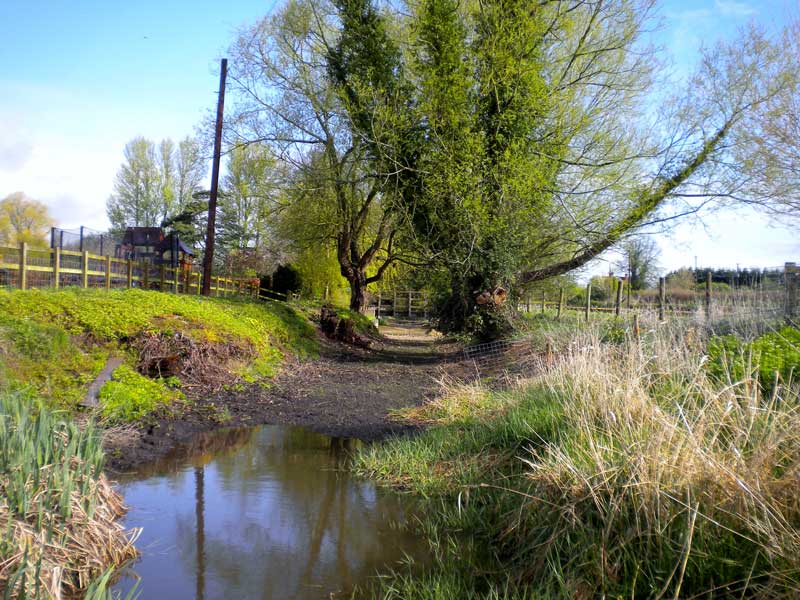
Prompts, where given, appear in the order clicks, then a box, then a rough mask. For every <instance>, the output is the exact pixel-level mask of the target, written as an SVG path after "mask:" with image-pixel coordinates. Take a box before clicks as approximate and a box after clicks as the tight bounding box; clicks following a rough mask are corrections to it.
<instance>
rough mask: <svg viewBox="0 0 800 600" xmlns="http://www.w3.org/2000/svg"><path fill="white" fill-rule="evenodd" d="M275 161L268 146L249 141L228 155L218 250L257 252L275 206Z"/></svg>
mask: <svg viewBox="0 0 800 600" xmlns="http://www.w3.org/2000/svg"><path fill="white" fill-rule="evenodd" d="M275 172H276V166H275V160H274V159H273V157H272V156H271V154H270V152H269V150H268V148H266V147H263V146H260V145H257V144H251V145H247V146H241V147H236V148H234V149H233V150H232V151H231V153H230V154H229V155H228V168H227V173H226V175H225V177H224V178H223V181H222V189H223V193H222V195H221V196H220V201H219V214H218V219H219V233H218V239H219V244H220V251H221V252H222V253H223V254H228V253H231V252H236V251H238V252H239V253H242V252H249V253H251V254H254V255H259V254H260V253H261V251H262V249H263V246H264V243H265V241H266V239H267V236H268V234H269V231H268V225H269V219H268V217H269V214H270V212H271V211H272V210H273V208H274V205H275V199H274V195H275V183H274V178H275Z"/></svg>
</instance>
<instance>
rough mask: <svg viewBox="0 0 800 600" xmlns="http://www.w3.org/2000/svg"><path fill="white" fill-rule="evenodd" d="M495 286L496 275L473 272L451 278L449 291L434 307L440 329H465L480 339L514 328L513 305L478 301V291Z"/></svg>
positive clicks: (507, 331)
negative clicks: (481, 303) (482, 303)
mask: <svg viewBox="0 0 800 600" xmlns="http://www.w3.org/2000/svg"><path fill="white" fill-rule="evenodd" d="M496 287H497V285H496V278H495V277H493V276H486V275H484V274H482V273H473V274H472V275H470V276H469V277H467V278H463V279H462V278H460V277H458V278H454V279H453V280H452V282H451V285H450V295H449V296H448V297H447V298H446V299H445V300H444V302H442V303H441V304H440V305H439V306H438V307H437V309H438V310H437V313H438V329H439V330H440V331H443V332H459V333H462V332H468V333H472V334H473V335H475V336H476V337H477V338H478V339H479V340H481V341H489V340H496V339H501V338H504V337H506V336H508V335H509V334H510V333H511V332H512V331H513V329H514V325H513V322H512V319H513V315H512V311H513V309H512V308H511V307H510V306H509V305H508V304H502V305H499V306H497V305H495V304H493V303H492V304H486V305H478V304H477V303H476V298H477V296H478V295H479V294H480V293H481V292H485V291H488V292H489V293H490V294H491V292H492V291H493V290H494V289H495V288H496Z"/></svg>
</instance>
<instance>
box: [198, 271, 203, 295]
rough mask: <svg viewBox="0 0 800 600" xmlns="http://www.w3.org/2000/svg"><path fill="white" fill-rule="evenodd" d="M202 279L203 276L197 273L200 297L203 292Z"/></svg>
mask: <svg viewBox="0 0 800 600" xmlns="http://www.w3.org/2000/svg"><path fill="white" fill-rule="evenodd" d="M202 278H203V276H202V275H201V274H200V273H197V295H198V296H199V295H200V292H202V291H203V285H202Z"/></svg>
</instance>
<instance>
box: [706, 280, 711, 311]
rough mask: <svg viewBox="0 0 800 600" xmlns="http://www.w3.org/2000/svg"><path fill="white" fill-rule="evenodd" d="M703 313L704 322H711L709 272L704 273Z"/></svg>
mask: <svg viewBox="0 0 800 600" xmlns="http://www.w3.org/2000/svg"><path fill="white" fill-rule="evenodd" d="M705 313H706V321H711V271H706V297H705Z"/></svg>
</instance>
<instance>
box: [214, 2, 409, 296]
mask: <svg viewBox="0 0 800 600" xmlns="http://www.w3.org/2000/svg"><path fill="white" fill-rule="evenodd" d="M361 4H362V5H363V4H364V3H361ZM361 8H364V6H361ZM367 8H369V7H367ZM362 16H364V17H365V19H366V20H365V21H364V23H362V25H363V26H364V28H363V29H362V30H361V31H362V33H367V34H368V36H369V39H364V40H361V42H365V43H367V42H369V43H368V44H367V46H365V47H372V48H376V47H377V48H379V49H382V50H381V52H383V51H384V50H385V51H386V52H387V53H389V54H391V53H392V52H394V51H393V50H392V49H391V46H392V43H391V40H390V39H389V37H388V34H387V32H386V30H385V29H384V28H383V20H382V19H381V18H378V15H377V14H373V13H369V14H367V15H362ZM359 18H360V17H359ZM359 18H357V19H355V20H354V21H353V22H352V23H351V25H352V26H353V27H358V26H360V25H359ZM340 24H341V22H340V21H339V20H338V19H337V14H336V11H335V7H334V6H333V5H332V4H330V3H328V2H311V1H310V0H291V1H289V2H287V3H286V4H285V6H284V7H283V9H282V10H280V11H279V12H278V13H277V14H276V15H275V16H273V17H270V18H267V19H264V20H262V21H261V22H259V23H258V24H257V25H256V26H254V27H252V28H250V29H249V30H246V31H244V32H242V34H241V35H240V36H239V39H238V41H237V42H236V44H234V46H233V47H232V48H231V51H230V54H231V55H232V61H231V64H232V68H231V74H230V76H231V79H230V80H231V88H232V90H231V91H232V96H233V98H234V101H233V103H232V104H233V109H232V111H231V113H230V114H232V115H233V116H232V118H231V119H230V121H229V123H228V126H227V128H226V129H227V132H228V136H229V141H230V142H232V143H233V144H241V143H252V142H254V141H258V142H260V143H261V144H264V145H267V146H269V147H270V149H271V151H272V153H273V154H274V156H276V157H277V158H278V159H279V160H280V161H281V162H283V163H284V165H285V167H286V170H287V172H288V173H289V174H288V175H287V177H285V178H284V185H285V187H286V194H285V201H286V202H289V203H291V204H292V207H291V208H289V207H284V210H285V212H287V213H288V216H287V217H286V218H284V220H283V221H284V225H283V227H284V230H285V228H287V227H290V226H292V225H293V226H294V233H293V234H292V239H294V240H295V241H296V242H298V243H304V244H316V245H317V247H318V248H319V250H320V252H324V251H326V250H327V249H328V248H332V249H333V250H335V252H336V257H337V260H338V262H339V269H340V272H341V274H342V276H343V277H345V279H347V281H348V283H349V285H350V289H351V297H350V307H351V308H352V309H353V310H359V311H361V310H364V308H365V306H366V300H367V297H366V292H367V286H368V285H369V284H371V283H373V282H376V281H378V280H380V278H381V277H382V275H383V273H384V271H385V270H386V269H387V268H388V267H389V266H390V265H391V264H392V263H393V262H394V261H396V260H399V259H400V258H402V255H401V254H400V253H398V252H397V246H396V245H395V243H394V241H395V237H396V235H397V228H398V218H397V215H396V213H395V211H393V210H392V201H391V195H392V190H391V189H390V188H388V187H387V180H386V178H385V177H384V176H383V174H382V173H380V172H376V171H375V169H374V168H373V164H372V160H373V158H374V148H373V144H372V141H371V140H370V139H368V138H366V137H364V136H362V135H360V134H359V133H358V132H357V131H355V130H354V128H353V119H354V118H356V115H359V116H358V117H357V118H358V119H360V120H362V121H363V122H366V118H367V114H371V116H372V118H373V119H375V120H378V121H380V120H382V118H383V115H385V113H383V114H381V113H380V112H378V111H377V110H375V109H376V108H378V107H377V106H375V105H372V104H370V102H369V101H368V99H364V98H365V96H364V95H363V94H361V95H357V96H353V98H349V97H348V94H347V92H346V90H344V89H343V87H342V86H337V85H336V84H335V83H334V82H332V81H331V77H330V70H331V69H332V68H333V67H332V63H333V62H334V61H332V60H331V58H332V57H337V58H336V60H338V61H339V62H340V63H341V64H342V65H347V66H346V67H345V70H346V71H347V72H348V73H350V72H351V71H352V72H353V73H354V74H358V77H355V75H354V77H353V78H352V79H353V80H354V85H356V86H357V88H356V89H357V90H358V91H359V92H363V91H364V90H365V88H366V86H367V85H368V84H369V82H370V81H373V80H371V79H370V77H371V73H372V71H371V67H370V66H369V64H370V61H371V60H372V59H368V60H362V58H363V57H365V56H366V53H365V52H360V53H354V52H353V51H352V49H351V48H350V45H349V44H351V43H352V44H355V45H356V46H358V47H359V48H361V46H359V44H360V43H361V42H359V41H358V40H357V39H356V38H357V37H358V35H357V34H355V33H354V34H353V35H349V34H346V32H345V30H343V29H341V28H340ZM373 37H374V38H375V39H378V38H380V39H381V41H380V43H379V44H378V45H377V46H370V45H369V44H370V43H371V42H370V40H372V39H373ZM337 40H338V41H337ZM361 50H363V48H361ZM356 54H357V55H358V57H359V60H358V61H357V62H352V61H350V58H349V57H350V56H356ZM382 56H383V55H382V54H379V55H376V56H375V57H373V58H374V59H375V60H379V59H380V60H383V58H382ZM380 74H381V73H380V72H378V71H376V72H375V75H376V76H377V75H380ZM374 83H376V84H378V88H377V89H376V90H374V92H375V97H377V98H379V99H383V97H384V92H388V90H387V89H386V88H384V87H381V85H380V78H377V79H374ZM356 100H358V102H357V103H356V102H355V101H356ZM348 107H349V108H350V110H348ZM370 111H372V112H371V113H370ZM301 207H302V208H301ZM292 215H294V216H292ZM306 217H307V218H308V220H309V221H310V222H309V223H308V224H304V223H302V221H303V220H304V219H305V218H306ZM370 270H371V274H370Z"/></svg>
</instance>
